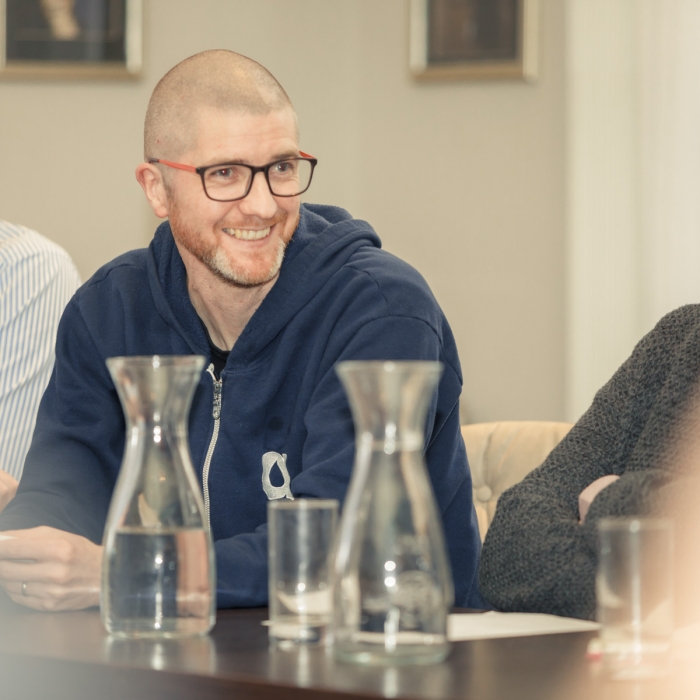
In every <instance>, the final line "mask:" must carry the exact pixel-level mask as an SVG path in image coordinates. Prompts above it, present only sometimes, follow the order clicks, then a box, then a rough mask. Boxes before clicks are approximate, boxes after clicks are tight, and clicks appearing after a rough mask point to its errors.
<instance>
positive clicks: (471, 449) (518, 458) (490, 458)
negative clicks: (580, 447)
mask: <svg viewBox="0 0 700 700" xmlns="http://www.w3.org/2000/svg"><path fill="white" fill-rule="evenodd" d="M570 429H571V423H554V422H547V421H500V422H497V423H474V424H472V425H463V426H462V436H463V437H464V443H465V445H466V446H467V456H468V457H469V466H470V468H471V472H472V482H473V484H472V485H473V489H474V505H475V506H476V513H477V516H478V518H479V531H480V533H481V539H482V541H483V539H484V537H485V536H486V530H487V529H488V527H489V525H490V524H491V520H492V519H493V515H494V513H495V511H496V502H497V501H498V497H499V496H500V495H501V494H502V493H503V492H504V491H505V490H506V489H508V488H510V487H511V486H513V485H514V484H517V483H518V482H519V481H522V479H523V478H524V477H525V476H526V475H527V474H528V473H529V472H531V471H532V470H533V469H535V468H536V467H539V465H540V464H542V462H543V461H544V459H545V457H546V456H547V455H548V454H549V453H550V452H551V451H552V450H553V449H554V447H556V445H557V444H558V443H559V441H560V440H561V439H562V438H563V437H564V436H565V435H566V434H567V433H568V432H569V430H570Z"/></svg>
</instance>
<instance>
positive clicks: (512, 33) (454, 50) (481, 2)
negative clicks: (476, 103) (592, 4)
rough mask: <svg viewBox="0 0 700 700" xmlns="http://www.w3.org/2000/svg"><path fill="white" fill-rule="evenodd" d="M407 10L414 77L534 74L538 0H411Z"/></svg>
mask: <svg viewBox="0 0 700 700" xmlns="http://www.w3.org/2000/svg"><path fill="white" fill-rule="evenodd" d="M410 12H411V17H410V67H411V73H412V75H413V76H414V77H415V78H417V79H419V80H433V79H450V78H482V79H484V78H486V79H488V78H520V79H524V80H535V79H536V78H537V63H538V55H537V54H538V25H539V0H411V4H410Z"/></svg>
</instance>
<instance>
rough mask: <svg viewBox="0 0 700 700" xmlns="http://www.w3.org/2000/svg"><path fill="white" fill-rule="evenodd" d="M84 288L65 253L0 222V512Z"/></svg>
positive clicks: (13, 483) (14, 483) (12, 491)
mask: <svg viewBox="0 0 700 700" xmlns="http://www.w3.org/2000/svg"><path fill="white" fill-rule="evenodd" d="M79 286H80V276H79V275H78V271H77V270H76V268H75V265H74V264H73V261H72V260H71V259H70V256H69V255H68V253H66V251H65V250H63V248H61V247H60V246H58V245H57V244H56V243H53V242H52V241H50V240H48V239H47V238H44V236H41V235H40V234H38V233H37V232H36V231H32V230H31V229H28V228H26V227H24V226H16V225H14V224H10V223H8V222H7V221H2V220H0V511H2V509H3V508H4V507H5V506H6V505H7V503H8V502H9V501H10V500H11V499H12V497H13V496H14V494H15V491H16V490H17V484H18V481H19V479H20V477H21V475H22V467H23V466H24V458H25V456H26V455H27V451H28V450H29V443H30V442H31V439H32V433H33V432H34V424H35V422H36V412H37V409H38V408H39V401H40V399H41V397H42V395H43V393H44V389H45V388H46V385H47V384H48V381H49V377H50V375H51V370H52V369H53V364H54V345H55V341H56V330H57V328H58V321H59V319H60V317H61V314H62V313H63V309H64V307H65V306H66V304H67V303H68V301H69V299H70V298H71V297H72V296H73V293H74V292H75V290H76V289H77V288H78V287H79Z"/></svg>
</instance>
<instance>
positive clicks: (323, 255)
mask: <svg viewBox="0 0 700 700" xmlns="http://www.w3.org/2000/svg"><path fill="white" fill-rule="evenodd" d="M366 246H369V247H373V248H381V241H380V240H379V236H377V234H376V233H375V231H374V229H373V228H372V227H371V226H370V225H369V224H368V223H367V222H366V221H362V220H360V219H353V218H352V217H351V216H350V214H349V213H348V212H347V211H345V210H344V209H341V208H340V207H332V206H325V205H320V204H303V205H302V206H301V211H300V216H299V225H298V226H297V229H296V231H295V232H294V235H293V236H292V239H291V241H290V242H289V245H288V246H287V250H286V251H285V255H284V260H283V261H282V267H281V268H280V274H279V277H278V278H277V282H275V284H274V286H273V287H272V289H271V290H270V291H269V293H268V294H267V296H266V297H265V299H264V300H263V302H262V304H260V306H259V308H258V309H257V311H256V312H255V313H254V314H253V316H252V318H251V319H250V321H249V322H248V324H247V325H246V327H245V328H244V330H243V332H242V333H241V335H240V337H239V338H238V340H237V341H236V344H235V346H234V348H233V350H232V351H231V355H232V357H233V358H234V359H235V361H237V362H241V363H245V362H246V361H247V360H250V359H252V358H254V357H255V356H256V355H257V354H258V353H259V352H260V350H261V349H262V348H264V347H265V346H266V345H267V344H268V343H269V342H270V341H272V340H273V339H274V338H275V337H276V336H277V334H278V333H279V332H280V331H281V330H282V329H283V328H284V327H285V326H286V325H287V324H288V322H289V320H290V319H291V318H292V317H293V316H294V315H295V314H296V313H297V312H298V311H299V310H300V309H302V308H303V307H304V306H305V305H306V304H307V303H308V302H309V301H310V300H311V299H313V298H314V297H315V296H316V294H317V293H318V291H319V290H320V289H321V288H322V287H323V285H325V284H326V282H327V281H328V279H329V278H330V277H332V276H333V275H334V274H335V273H336V272H337V271H338V270H339V269H340V268H341V267H342V266H343V265H344V264H345V263H346V262H347V260H348V259H349V258H350V257H351V256H352V255H353V254H355V252H356V251H357V250H358V249H359V248H363V247H366ZM148 266H149V281H150V285H151V292H152V293H153V298H154V300H155V304H156V308H157V309H158V313H159V314H160V315H161V317H162V318H163V319H164V320H165V321H166V323H168V324H169V325H170V326H171V327H172V328H173V329H174V330H175V331H176V332H177V333H178V334H179V335H181V336H182V337H183V338H184V339H185V341H186V342H187V344H188V345H189V346H190V348H191V349H192V352H194V353H196V354H204V355H205V356H208V355H209V343H208V340H207V336H206V333H205V331H204V326H203V324H202V321H201V320H200V318H199V316H198V315H197V312H196V310H195V308H194V306H193V305H192V302H191V301H190V298H189V294H188V293H187V270H186V269H185V265H184V263H183V262H182V258H181V257H180V253H179V251H178V249H177V246H176V245H175V241H174V239H173V234H172V230H171V228H170V223H169V222H167V221H165V222H164V223H162V224H161V225H160V226H159V227H158V230H157V231H156V234H155V236H154V238H153V241H152V242H151V245H150V246H149V260H148ZM302 280H303V284H301V281H302Z"/></svg>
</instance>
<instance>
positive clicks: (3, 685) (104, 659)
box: [0, 603, 700, 700]
mask: <svg viewBox="0 0 700 700" xmlns="http://www.w3.org/2000/svg"><path fill="white" fill-rule="evenodd" d="M266 615H267V610H266V609H250V610H227V611H219V615H218V621H217V624H216V627H215V628H214V630H213V631H212V633H211V635H210V636H208V637H205V638H197V639H181V640H166V641H163V642H155V641H146V640H120V639H111V638H110V637H108V636H107V634H106V633H105V631H104V629H103V627H102V624H101V622H100V618H99V613H98V612H97V611H96V610H88V611H82V612H72V613H35V612H31V611H25V610H24V609H21V608H18V607H16V606H14V605H8V604H7V603H4V604H0V698H1V699H2V700H24V699H25V698H31V699H32V700H34V699H37V700H64V699H65V700H110V699H112V698H114V699H115V700H116V699H118V700H139V699H141V698H143V699H144V700H157V699H159V698H167V699H168V700H178V699H179V698H189V699H196V700H208V699H212V700H213V699H214V698H217V699H218V698H228V699H232V698H236V699H239V698H245V699H248V698H255V699H256V700H268V699H269V700H273V699H274V700H296V699H297V698H302V697H303V698H307V699H308V700H315V699H316V698H332V699H333V700H347V699H349V698H367V697H382V696H383V697H387V698H420V699H423V698H432V699H435V700H447V699H451V698H463V699H467V698H470V699H474V700H508V699H510V698H513V699H514V700H530V699H532V700H534V699H537V700H541V699H543V700H567V699H571V700H584V699H588V698H591V699H593V698H595V700H617V699H618V698H619V699H620V700H627V699H629V700H645V699H646V698H649V699H650V700H651V699H657V698H674V699H675V698H678V697H688V698H694V697H700V694H696V693H695V692H694V687H693V686H692V683H691V681H690V680H689V676H688V675H687V674H678V673H676V674H674V675H673V676H672V677H671V678H667V679H665V680H664V681H652V682H649V681H647V682H644V683H620V682H611V681H606V680H605V679H604V678H603V677H602V676H601V674H600V673H599V672H598V670H597V669H596V668H595V665H593V664H591V663H590V662H589V661H587V660H586V658H585V652H586V646H587V643H588V640H589V639H590V638H591V633H574V634H560V635H548V636H539V637H528V638H514V639H494V640H483V641H474V642H458V643H456V644H454V646H453V649H452V653H451V654H450V656H449V658H448V660H447V661H445V662H444V663H442V664H438V665H434V666H425V667H399V668H365V667H361V666H355V665H348V664H341V663H336V662H335V661H334V660H333V658H332V656H331V655H330V654H329V653H327V652H325V651H324V650H320V649H300V650H298V651H280V650H275V649H269V648H268V640H267V629H266V628H265V627H264V626H262V625H261V622H262V621H263V620H264V619H265V618H266ZM696 688H700V684H699V685H698V686H696Z"/></svg>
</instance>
